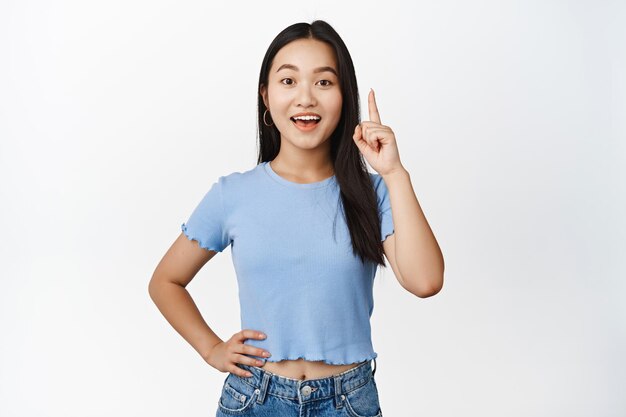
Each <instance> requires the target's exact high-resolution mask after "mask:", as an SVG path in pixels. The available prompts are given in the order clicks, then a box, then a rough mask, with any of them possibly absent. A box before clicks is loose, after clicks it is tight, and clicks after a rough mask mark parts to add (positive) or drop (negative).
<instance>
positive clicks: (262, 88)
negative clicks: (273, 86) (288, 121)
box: [259, 84, 269, 108]
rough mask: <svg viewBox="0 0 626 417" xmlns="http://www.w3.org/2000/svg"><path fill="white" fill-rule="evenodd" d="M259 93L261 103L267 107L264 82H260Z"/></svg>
mask: <svg viewBox="0 0 626 417" xmlns="http://www.w3.org/2000/svg"><path fill="white" fill-rule="evenodd" d="M259 93H260V94H261V97H263V104H265V107H266V108H269V106H268V105H267V87H265V85H264V84H261V88H260V89H259Z"/></svg>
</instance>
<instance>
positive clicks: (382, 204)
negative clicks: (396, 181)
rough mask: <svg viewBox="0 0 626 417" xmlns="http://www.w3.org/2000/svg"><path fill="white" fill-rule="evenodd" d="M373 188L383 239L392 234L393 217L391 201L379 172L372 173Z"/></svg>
mask: <svg viewBox="0 0 626 417" xmlns="http://www.w3.org/2000/svg"><path fill="white" fill-rule="evenodd" d="M374 189H375V190H376V197H377V199H378V216H379V218H380V237H381V240H382V241H384V240H385V239H386V238H387V236H389V235H391V234H393V232H394V226H393V218H392V216H391V201H390V200H389V190H387V184H385V180H383V177H382V176H381V175H379V174H374Z"/></svg>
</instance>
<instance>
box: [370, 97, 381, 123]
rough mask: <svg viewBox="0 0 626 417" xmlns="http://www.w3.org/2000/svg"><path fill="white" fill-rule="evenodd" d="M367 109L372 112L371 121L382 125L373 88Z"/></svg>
mask: <svg viewBox="0 0 626 417" xmlns="http://www.w3.org/2000/svg"><path fill="white" fill-rule="evenodd" d="M367 107H368V108H369V111H370V121H371V122H376V123H378V124H380V115H379V114H378V107H376V98H375V97H374V90H373V89H371V88H370V92H369V95H368V97H367Z"/></svg>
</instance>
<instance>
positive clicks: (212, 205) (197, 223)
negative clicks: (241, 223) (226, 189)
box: [181, 177, 230, 252]
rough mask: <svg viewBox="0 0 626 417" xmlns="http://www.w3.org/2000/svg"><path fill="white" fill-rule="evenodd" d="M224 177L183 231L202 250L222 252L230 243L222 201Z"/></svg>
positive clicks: (206, 196) (206, 195)
mask: <svg viewBox="0 0 626 417" xmlns="http://www.w3.org/2000/svg"><path fill="white" fill-rule="evenodd" d="M222 186H223V185H222V177H220V178H219V179H218V180H217V181H216V182H215V183H213V185H211V188H210V189H209V191H208V192H207V193H206V194H205V195H204V197H203V198H202V200H201V201H200V203H198V205H197V206H196V208H195V209H194V210H193V212H192V213H191V216H190V217H189V219H188V220H187V222H186V223H183V224H182V225H181V230H182V231H183V233H184V234H185V236H187V238H189V239H190V240H195V241H197V242H198V244H199V245H200V247H201V248H204V249H208V250H213V251H216V252H222V251H223V250H224V249H225V248H226V247H227V246H228V244H229V243H230V242H229V237H228V233H227V230H226V227H225V218H224V205H223V201H222V198H223V197H222Z"/></svg>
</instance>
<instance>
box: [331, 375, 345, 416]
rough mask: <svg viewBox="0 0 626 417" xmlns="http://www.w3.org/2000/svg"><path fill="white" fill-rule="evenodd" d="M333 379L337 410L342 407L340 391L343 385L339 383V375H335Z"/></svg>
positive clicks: (341, 393)
mask: <svg viewBox="0 0 626 417" xmlns="http://www.w3.org/2000/svg"><path fill="white" fill-rule="evenodd" d="M333 379H334V380H335V408H336V409H337V410H339V409H341V407H343V398H342V397H343V392H342V391H341V390H342V385H343V384H342V383H341V375H336V376H334V377H333Z"/></svg>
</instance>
